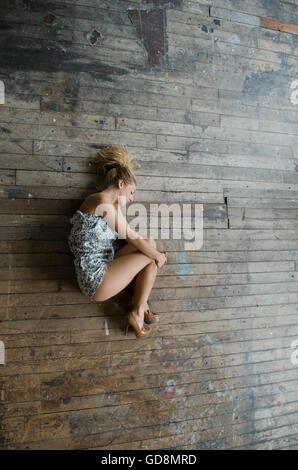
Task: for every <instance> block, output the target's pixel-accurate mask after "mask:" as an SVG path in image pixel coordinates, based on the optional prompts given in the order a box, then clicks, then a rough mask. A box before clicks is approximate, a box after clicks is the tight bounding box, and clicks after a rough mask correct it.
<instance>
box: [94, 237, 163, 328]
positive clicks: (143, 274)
mask: <svg viewBox="0 0 298 470" xmlns="http://www.w3.org/2000/svg"><path fill="white" fill-rule="evenodd" d="M147 240H148V243H150V244H151V245H152V246H153V247H154V248H156V243H155V241H154V240H153V239H152V238H147ZM138 255H139V256H138ZM131 256H134V258H131ZM136 256H137V257H136ZM140 257H141V258H140ZM120 259H122V261H124V263H123V262H120V263H117V262H116V261H119V260H120ZM135 260H136V261H137V263H136V264H135V265H134V266H132V262H134V261H135ZM144 263H145V264H144ZM142 264H143V266H141V265H142ZM140 266H141V267H140ZM124 270H125V271H126V273H127V274H128V277H127V276H123V271H124ZM127 271H129V272H127ZM119 273H120V278H121V279H119ZM156 274H157V266H156V263H155V261H154V260H152V259H151V258H149V257H148V256H146V255H144V254H143V253H141V252H140V251H138V250H136V249H135V247H134V246H133V245H131V244H129V243H127V244H126V245H125V246H123V247H122V248H120V249H119V250H118V251H116V252H115V257H114V260H113V261H111V262H110V263H108V269H107V272H106V274H105V277H104V279H103V281H102V283H101V285H100V286H99V288H98V290H97V291H96V293H95V294H94V296H93V300H95V301H100V300H107V299H108V298H110V297H112V296H114V295H116V294H117V293H118V292H120V291H121V290H123V289H124V287H126V286H127V285H128V284H129V283H130V282H131V280H132V279H133V278H134V277H135V276H136V279H135V289H134V295H133V312H134V314H135V318H136V321H137V323H138V325H139V327H140V328H142V327H143V323H144V312H145V311H146V310H147V309H148V308H149V306H148V303H147V300H148V297H149V295H150V292H151V289H152V287H153V284H154V281H155V278H156ZM111 279H113V283H111V282H110V280H111ZM123 281H124V283H123Z"/></svg>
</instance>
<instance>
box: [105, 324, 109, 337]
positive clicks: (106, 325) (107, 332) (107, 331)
mask: <svg viewBox="0 0 298 470" xmlns="http://www.w3.org/2000/svg"><path fill="white" fill-rule="evenodd" d="M105 328H106V336H109V334H110V333H109V328H108V322H107V320H105Z"/></svg>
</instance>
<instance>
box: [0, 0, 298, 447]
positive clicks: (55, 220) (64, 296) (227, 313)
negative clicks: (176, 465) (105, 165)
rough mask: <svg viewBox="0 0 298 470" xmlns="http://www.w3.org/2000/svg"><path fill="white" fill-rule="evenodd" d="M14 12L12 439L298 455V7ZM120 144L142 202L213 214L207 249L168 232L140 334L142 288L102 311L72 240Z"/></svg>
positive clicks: (5, 416) (8, 350)
mask: <svg viewBox="0 0 298 470" xmlns="http://www.w3.org/2000/svg"><path fill="white" fill-rule="evenodd" d="M0 18H1V19H0V38H1V39H0V64H1V67H0V80H2V81H3V82H4V85H5V105H4V106H2V107H1V108H0V121H1V122H0V134H1V137H0V139H1V140H0V183H1V187H0V197H1V204H0V253H1V254H0V263H1V264H0V293H1V295H0V303H1V304H0V320H1V323H0V341H2V343H0V346H1V344H2V346H4V348H5V364H2V365H0V374H1V377H0V415H1V416H0V430H1V437H0V448H1V449H105V450H107V449H109V450H112V449H131V450H135V449H151V450H152V449H259V450H261V449H298V437H297V431H298V399H297V387H298V364H297V362H298V358H297V356H298V352H297V349H296V347H297V345H298V293H297V288H298V281H297V277H298V272H297V270H298V266H297V261H296V260H297V252H298V231H297V229H298V219H297V216H298V212H297V210H298V177H297V175H298V173H297V171H298V151H297V149H298V133H297V129H298V127H297V123H298V119H297V118H298V75H297V65H298V61H297V56H298V35H297V25H298V1H297V0H287V1H279V2H271V1H266V0H250V1H249V2H241V1H239V0H198V1H197V0H191V1H187V0H169V1H166V0H164V1H163V0H152V1H151V2H150V0H148V1H147V0H134V1H120V0H112V1H110V0H100V1H99V0H52V1H51V2H50V3H48V2H47V1H45V2H42V1H40V0H39V1H38V0H36V1H35V0H22V1H17V0H15V1H12V0H2V1H1V6H0ZM273 20H275V21H273ZM111 143H116V144H125V145H127V146H128V147H129V148H130V149H131V150H132V151H133V152H134V154H135V155H136V156H137V158H138V160H139V162H140V164H141V169H139V170H138V171H137V183H138V185H137V193H136V197H135V202H141V203H144V205H145V207H146V208H149V204H150V203H166V204H171V203H178V204H180V205H181V206H182V204H183V203H189V204H191V207H192V208H194V205H195V204H203V207H204V219H203V223H204V230H203V246H202V248H201V249H200V250H196V251H195V250H190V251H187V250H185V249H184V241H185V240H178V239H173V238H170V239H168V240H166V239H164V240H163V239H161V238H159V239H158V240H157V245H158V248H159V249H160V250H161V251H164V250H167V252H168V263H167V265H165V266H164V267H163V268H162V269H161V270H159V272H158V277H157V280H156V283H155V286H154V288H153V290H152V293H151V296H150V298H149V305H150V306H151V308H152V310H153V311H155V312H159V313H160V316H161V322H160V324H158V325H154V326H153V327H152V334H151V335H150V336H149V337H147V338H144V339H141V340H139V339H136V338H135V335H134V334H133V332H132V331H130V333H129V334H128V335H127V337H125V335H124V324H125V313H126V310H127V301H128V299H129V297H130V294H131V289H130V288H128V289H126V290H125V291H124V292H121V293H120V294H118V295H117V296H115V297H114V298H112V299H110V300H108V301H106V302H102V303H100V304H98V305H96V304H94V303H91V302H90V301H89V299H88V298H87V297H85V296H84V295H83V294H82V293H81V292H80V290H79V288H78V285H77V282H76V278H75V272H74V267H73V261H72V257H71V253H70V251H69V248H68V244H67V236H68V233H69V230H70V223H69V219H70V217H71V216H72V214H73V213H74V211H76V210H77V209H78V207H79V205H80V204H81V202H82V201H83V199H84V198H85V197H86V196H87V195H88V194H90V193H92V192H94V191H95V189H94V188H95V184H96V175H95V168H94V166H93V165H92V164H91V162H92V159H93V158H94V157H95V155H96V151H97V149H99V148H101V146H103V145H107V144H111ZM148 214H149V212H148ZM128 219H129V220H131V218H129V217H128ZM296 353H297V355H296Z"/></svg>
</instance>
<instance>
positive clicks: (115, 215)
mask: <svg viewBox="0 0 298 470" xmlns="http://www.w3.org/2000/svg"><path fill="white" fill-rule="evenodd" d="M106 209H107V210H105V211H104V213H106V215H105V216H104V220H106V222H107V223H108V225H109V226H110V227H112V228H113V229H114V230H116V232H118V233H119V235H120V236H121V237H122V238H124V239H125V240H126V241H127V242H128V243H130V244H131V245H133V246H134V247H135V248H136V249H137V250H139V251H141V252H142V253H144V254H145V255H147V256H148V257H149V258H151V259H154V260H156V259H157V258H158V256H159V255H160V253H159V251H157V250H156V249H155V248H153V247H152V246H151V245H150V243H148V242H147V240H145V239H144V238H143V237H141V236H140V235H139V234H138V233H137V232H135V231H134V230H133V229H132V228H131V227H130V226H129V224H128V223H127V220H126V219H125V217H124V215H123V214H122V212H121V209H120V208H119V209H118V212H117V211H116V209H115V207H114V206H113V205H111V207H108V208H106Z"/></svg>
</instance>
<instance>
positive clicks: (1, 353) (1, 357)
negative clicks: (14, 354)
mask: <svg viewBox="0 0 298 470" xmlns="http://www.w3.org/2000/svg"><path fill="white" fill-rule="evenodd" d="M0 364H5V347H4V343H3V341H0Z"/></svg>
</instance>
